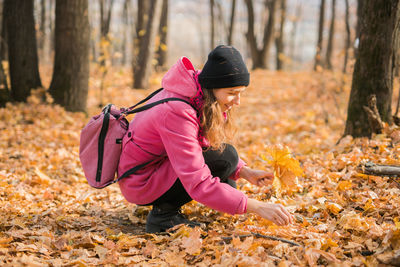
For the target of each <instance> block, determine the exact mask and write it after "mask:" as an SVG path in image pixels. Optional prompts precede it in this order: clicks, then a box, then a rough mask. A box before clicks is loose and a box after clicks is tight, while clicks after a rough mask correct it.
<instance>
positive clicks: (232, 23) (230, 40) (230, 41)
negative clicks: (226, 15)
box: [228, 0, 236, 45]
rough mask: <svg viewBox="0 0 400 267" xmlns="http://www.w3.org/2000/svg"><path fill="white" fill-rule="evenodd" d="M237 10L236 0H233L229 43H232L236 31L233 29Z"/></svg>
mask: <svg viewBox="0 0 400 267" xmlns="http://www.w3.org/2000/svg"><path fill="white" fill-rule="evenodd" d="M235 11H236V0H232V6H231V18H230V23H229V32H228V45H232V39H233V32H234V31H233V29H234V26H235Z"/></svg>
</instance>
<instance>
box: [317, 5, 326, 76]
mask: <svg viewBox="0 0 400 267" xmlns="http://www.w3.org/2000/svg"><path fill="white" fill-rule="evenodd" d="M324 17H325V0H321V5H320V9H319V24H318V25H319V26H318V41H317V52H316V53H315V64H314V70H317V69H318V67H322V65H323V64H322V57H321V54H322V39H323V33H324V20H325V18H324Z"/></svg>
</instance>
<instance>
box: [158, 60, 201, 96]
mask: <svg viewBox="0 0 400 267" xmlns="http://www.w3.org/2000/svg"><path fill="white" fill-rule="evenodd" d="M194 74H195V69H194V67H193V64H192V62H190V60H189V59H188V58H187V57H181V58H180V59H179V60H178V62H176V63H175V65H173V66H172V67H171V68H170V69H169V70H168V71H167V73H166V74H165V75H164V77H163V79H162V82H161V85H162V87H163V88H164V89H165V90H167V91H170V92H174V93H177V94H180V95H183V96H186V97H189V98H192V97H194V96H195V95H196V93H197V86H196V82H195V78H194Z"/></svg>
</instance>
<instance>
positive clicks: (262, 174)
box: [239, 166, 274, 186]
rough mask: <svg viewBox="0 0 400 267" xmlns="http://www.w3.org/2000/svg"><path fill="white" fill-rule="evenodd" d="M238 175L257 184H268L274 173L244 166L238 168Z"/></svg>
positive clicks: (270, 182)
mask: <svg viewBox="0 0 400 267" xmlns="http://www.w3.org/2000/svg"><path fill="white" fill-rule="evenodd" d="M239 175H240V177H241V178H244V179H246V180H247V181H249V182H250V183H252V184H255V185H258V186H267V185H270V184H272V181H273V180H274V174H272V173H270V172H266V171H263V170H253V169H251V168H249V167H246V166H244V167H243V168H242V169H241V170H240V173H239Z"/></svg>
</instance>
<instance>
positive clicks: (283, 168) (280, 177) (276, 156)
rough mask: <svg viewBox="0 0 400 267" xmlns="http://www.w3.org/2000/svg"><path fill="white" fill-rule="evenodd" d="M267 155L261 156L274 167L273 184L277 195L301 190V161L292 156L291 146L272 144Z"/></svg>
mask: <svg viewBox="0 0 400 267" xmlns="http://www.w3.org/2000/svg"><path fill="white" fill-rule="evenodd" d="M266 152H267V156H265V155H261V158H262V159H263V160H265V161H266V162H267V163H268V164H271V165H272V167H273V168H274V181H273V183H272V186H273V187H274V188H275V190H276V192H277V195H278V196H281V194H282V193H283V192H287V193H288V194H290V193H293V192H297V191H299V190H300V189H301V188H302V187H301V185H300V184H299V181H298V176H302V175H303V170H302V169H301V167H300V163H299V162H298V161H297V160H296V159H295V158H293V157H292V155H291V154H290V150H289V148H288V147H287V146H286V147H283V146H281V145H276V146H271V147H268V148H267V149H266Z"/></svg>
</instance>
